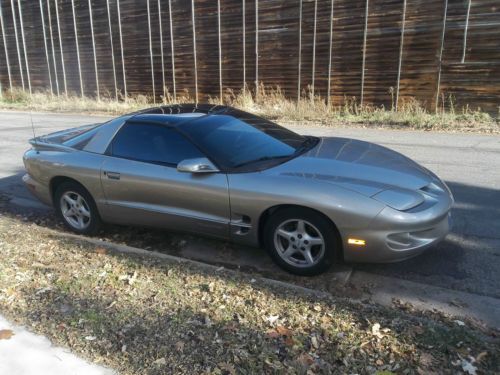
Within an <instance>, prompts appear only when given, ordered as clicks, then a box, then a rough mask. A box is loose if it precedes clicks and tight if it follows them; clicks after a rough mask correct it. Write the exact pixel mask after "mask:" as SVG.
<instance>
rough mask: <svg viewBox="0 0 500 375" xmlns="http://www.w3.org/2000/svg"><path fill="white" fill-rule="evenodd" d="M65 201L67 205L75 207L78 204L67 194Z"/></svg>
mask: <svg viewBox="0 0 500 375" xmlns="http://www.w3.org/2000/svg"><path fill="white" fill-rule="evenodd" d="M63 199H64V200H65V201H66V203H67V204H69V205H70V206H72V205H74V204H75V203H76V201H75V200H73V199H71V197H70V196H69V195H67V194H64V196H63Z"/></svg>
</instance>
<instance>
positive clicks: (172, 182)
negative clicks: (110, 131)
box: [101, 122, 230, 238]
mask: <svg viewBox="0 0 500 375" xmlns="http://www.w3.org/2000/svg"><path fill="white" fill-rule="evenodd" d="M199 157H205V156H204V155H203V154H202V153H201V152H200V151H199V150H198V149H197V148H196V147H195V146H194V145H193V144H191V143H190V142H189V141H188V140H187V139H186V138H185V137H184V136H183V135H182V134H180V133H179V132H177V130H176V129H174V128H172V127H169V126H166V125H158V124H150V123H136V122H127V123H126V124H124V125H123V126H122V128H121V129H120V130H119V132H118V133H117V135H116V136H115V138H114V139H113V141H112V143H111V145H110V147H109V149H108V152H107V155H106V156H105V157H104V163H103V164H102V168H101V183H102V188H103V192H104V196H105V199H106V204H105V207H104V210H103V212H102V213H101V216H102V217H103V219H104V220H108V221H111V222H115V223H121V224H133V225H145V226H156V227H165V228H170V229H173V230H179V231H188V232H194V233H201V234H207V235H211V236H216V237H221V238H227V237H228V236H229V218H230V209H229V192H228V183H227V178H226V175H225V174H224V173H221V172H216V173H199V174H198V173H187V172H179V171H178V170H177V168H176V167H177V164H178V163H179V162H180V161H182V160H185V159H191V158H199Z"/></svg>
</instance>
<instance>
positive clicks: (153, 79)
mask: <svg viewBox="0 0 500 375" xmlns="http://www.w3.org/2000/svg"><path fill="white" fill-rule="evenodd" d="M146 7H147V11H148V36H149V61H150V63H151V83H152V85H153V103H154V104H156V91H155V71H154V63H153V41H152V38H151V11H150V9H149V0H146Z"/></svg>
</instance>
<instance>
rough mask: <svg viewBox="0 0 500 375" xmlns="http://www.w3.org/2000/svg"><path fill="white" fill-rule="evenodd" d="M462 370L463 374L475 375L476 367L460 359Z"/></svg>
mask: <svg viewBox="0 0 500 375" xmlns="http://www.w3.org/2000/svg"><path fill="white" fill-rule="evenodd" d="M462 370H464V372H465V373H466V374H469V375H476V374H477V367H476V366H474V365H473V364H472V362H469V361H467V360H466V359H462Z"/></svg>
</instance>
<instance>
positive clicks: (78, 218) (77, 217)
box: [76, 215, 84, 228]
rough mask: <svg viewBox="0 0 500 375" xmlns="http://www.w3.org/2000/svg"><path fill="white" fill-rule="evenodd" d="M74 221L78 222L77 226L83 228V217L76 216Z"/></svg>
mask: <svg viewBox="0 0 500 375" xmlns="http://www.w3.org/2000/svg"><path fill="white" fill-rule="evenodd" d="M76 219H77V221H78V225H79V226H80V228H83V226H84V223H83V217H82V216H80V215H78V216H76Z"/></svg>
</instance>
